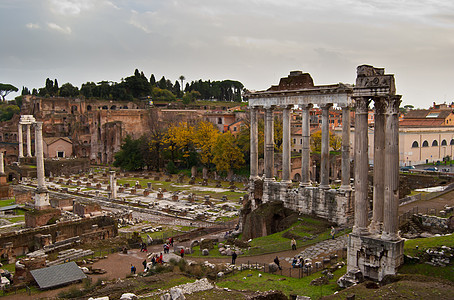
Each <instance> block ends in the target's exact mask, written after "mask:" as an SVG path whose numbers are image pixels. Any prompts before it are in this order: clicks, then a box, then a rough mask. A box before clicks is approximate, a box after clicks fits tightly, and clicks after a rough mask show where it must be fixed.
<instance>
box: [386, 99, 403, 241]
mask: <svg viewBox="0 0 454 300" xmlns="http://www.w3.org/2000/svg"><path fill="white" fill-rule="evenodd" d="M400 97H401V96H391V97H390V98H389V99H388V101H387V103H386V119H385V197H384V198H385V201H384V210H383V233H382V239H383V240H387V241H398V240H400V236H399V233H398V231H399V218H398V216H399V215H398V211H399V105H400Z"/></svg>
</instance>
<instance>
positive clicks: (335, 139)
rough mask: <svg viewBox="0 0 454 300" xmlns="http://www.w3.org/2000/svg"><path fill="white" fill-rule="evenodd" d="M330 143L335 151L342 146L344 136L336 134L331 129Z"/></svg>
mask: <svg viewBox="0 0 454 300" xmlns="http://www.w3.org/2000/svg"><path fill="white" fill-rule="evenodd" d="M329 145H330V146H331V148H333V151H339V150H340V149H341V148H342V138H341V137H340V136H338V135H336V134H332V132H331V131H330V135H329Z"/></svg>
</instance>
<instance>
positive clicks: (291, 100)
mask: <svg viewBox="0 0 454 300" xmlns="http://www.w3.org/2000/svg"><path fill="white" fill-rule="evenodd" d="M248 98H249V107H250V110H251V126H250V130H251V140H250V142H251V166H250V171H251V172H250V174H251V175H250V192H249V194H250V198H251V200H252V208H253V209H254V208H257V207H258V206H259V205H260V204H261V203H266V202H269V201H282V202H283V204H284V206H285V207H288V208H291V209H293V210H296V211H298V212H301V213H304V214H312V215H316V216H319V217H323V218H326V219H327V220H329V221H332V222H335V223H337V224H351V223H352V221H353V223H354V226H353V232H352V234H350V235H349V238H348V271H349V273H347V275H349V274H353V273H355V272H356V273H358V272H361V274H362V275H363V276H364V277H367V278H371V279H375V280H382V279H383V278H384V276H386V275H389V274H395V273H396V270H397V267H399V266H400V265H401V264H402V263H403V240H402V239H401V238H400V236H399V234H398V215H397V213H398V200H399V195H398V194H399V193H398V184H399V139H398V134H399V123H398V111H399V104H400V98H401V96H400V95H396V89H395V83H394V75H389V74H385V72H384V69H383V68H374V67H372V66H368V65H361V66H359V67H358V68H357V78H356V84H355V86H352V85H346V84H342V83H339V84H333V85H320V86H315V85H314V83H313V80H312V78H311V76H310V75H309V74H307V73H302V72H300V71H295V72H291V73H290V75H289V76H288V77H286V78H282V79H281V81H280V83H279V85H278V86H272V87H271V88H270V89H268V90H266V91H259V92H253V93H250V94H249V95H248ZM372 101H373V102H374V110H375V116H374V117H375V125H374V126H375V130H374V161H375V162H383V163H376V164H375V166H374V171H373V172H374V184H373V211H372V220H371V222H370V224H369V218H368V208H369V199H368V188H369V183H368V171H369V161H368V121H367V116H368V109H369V104H370V103H371V102H372ZM314 105H317V106H318V107H320V108H321V109H322V126H321V128H322V141H321V163H320V182H319V183H318V185H313V183H311V182H310V167H311V166H310V148H309V145H310V140H309V138H310V132H309V128H310V127H309V125H310V124H309V111H310V109H311V108H312V107H313V106H314ZM333 105H336V106H338V107H341V108H342V124H343V127H342V175H341V176H342V177H341V186H340V188H339V189H332V188H330V182H329V168H328V161H329V126H328V122H329V109H330V107H332V106H333ZM295 107H299V108H301V109H302V139H303V146H302V147H303V149H302V158H301V160H302V162H301V182H300V183H299V186H298V188H293V187H292V185H291V178H290V170H291V160H290V114H291V110H292V109H293V108H295ZM279 108H280V109H282V110H283V113H282V115H283V130H282V131H283V142H282V143H283V147H282V149H283V153H282V178H281V181H276V178H275V174H274V136H273V126H274V124H273V119H274V117H273V111H274V110H276V109H279ZM260 109H262V110H264V121H265V133H264V148H265V151H264V176H263V177H260V174H259V173H258V126H257V118H258V117H257V115H258V111H259V110H260ZM350 109H354V110H355V143H354V145H355V149H354V162H355V164H354V187H353V188H352V187H351V185H350V126H349V125H350V113H349V112H350ZM353 201H354V203H353ZM347 275H346V276H347Z"/></svg>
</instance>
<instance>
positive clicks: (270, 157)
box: [265, 107, 274, 181]
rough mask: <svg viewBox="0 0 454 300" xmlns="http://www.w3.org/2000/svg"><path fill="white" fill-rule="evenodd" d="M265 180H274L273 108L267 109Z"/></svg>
mask: <svg viewBox="0 0 454 300" xmlns="http://www.w3.org/2000/svg"><path fill="white" fill-rule="evenodd" d="M265 180H267V181H272V180H274V118H273V108H272V107H266V108H265Z"/></svg>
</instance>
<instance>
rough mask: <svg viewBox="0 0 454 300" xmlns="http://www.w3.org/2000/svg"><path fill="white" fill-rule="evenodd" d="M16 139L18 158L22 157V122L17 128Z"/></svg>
mask: <svg viewBox="0 0 454 300" xmlns="http://www.w3.org/2000/svg"><path fill="white" fill-rule="evenodd" d="M17 139H18V140H19V158H22V157H24V141H23V137H22V124H21V123H19V127H18V128H17Z"/></svg>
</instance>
